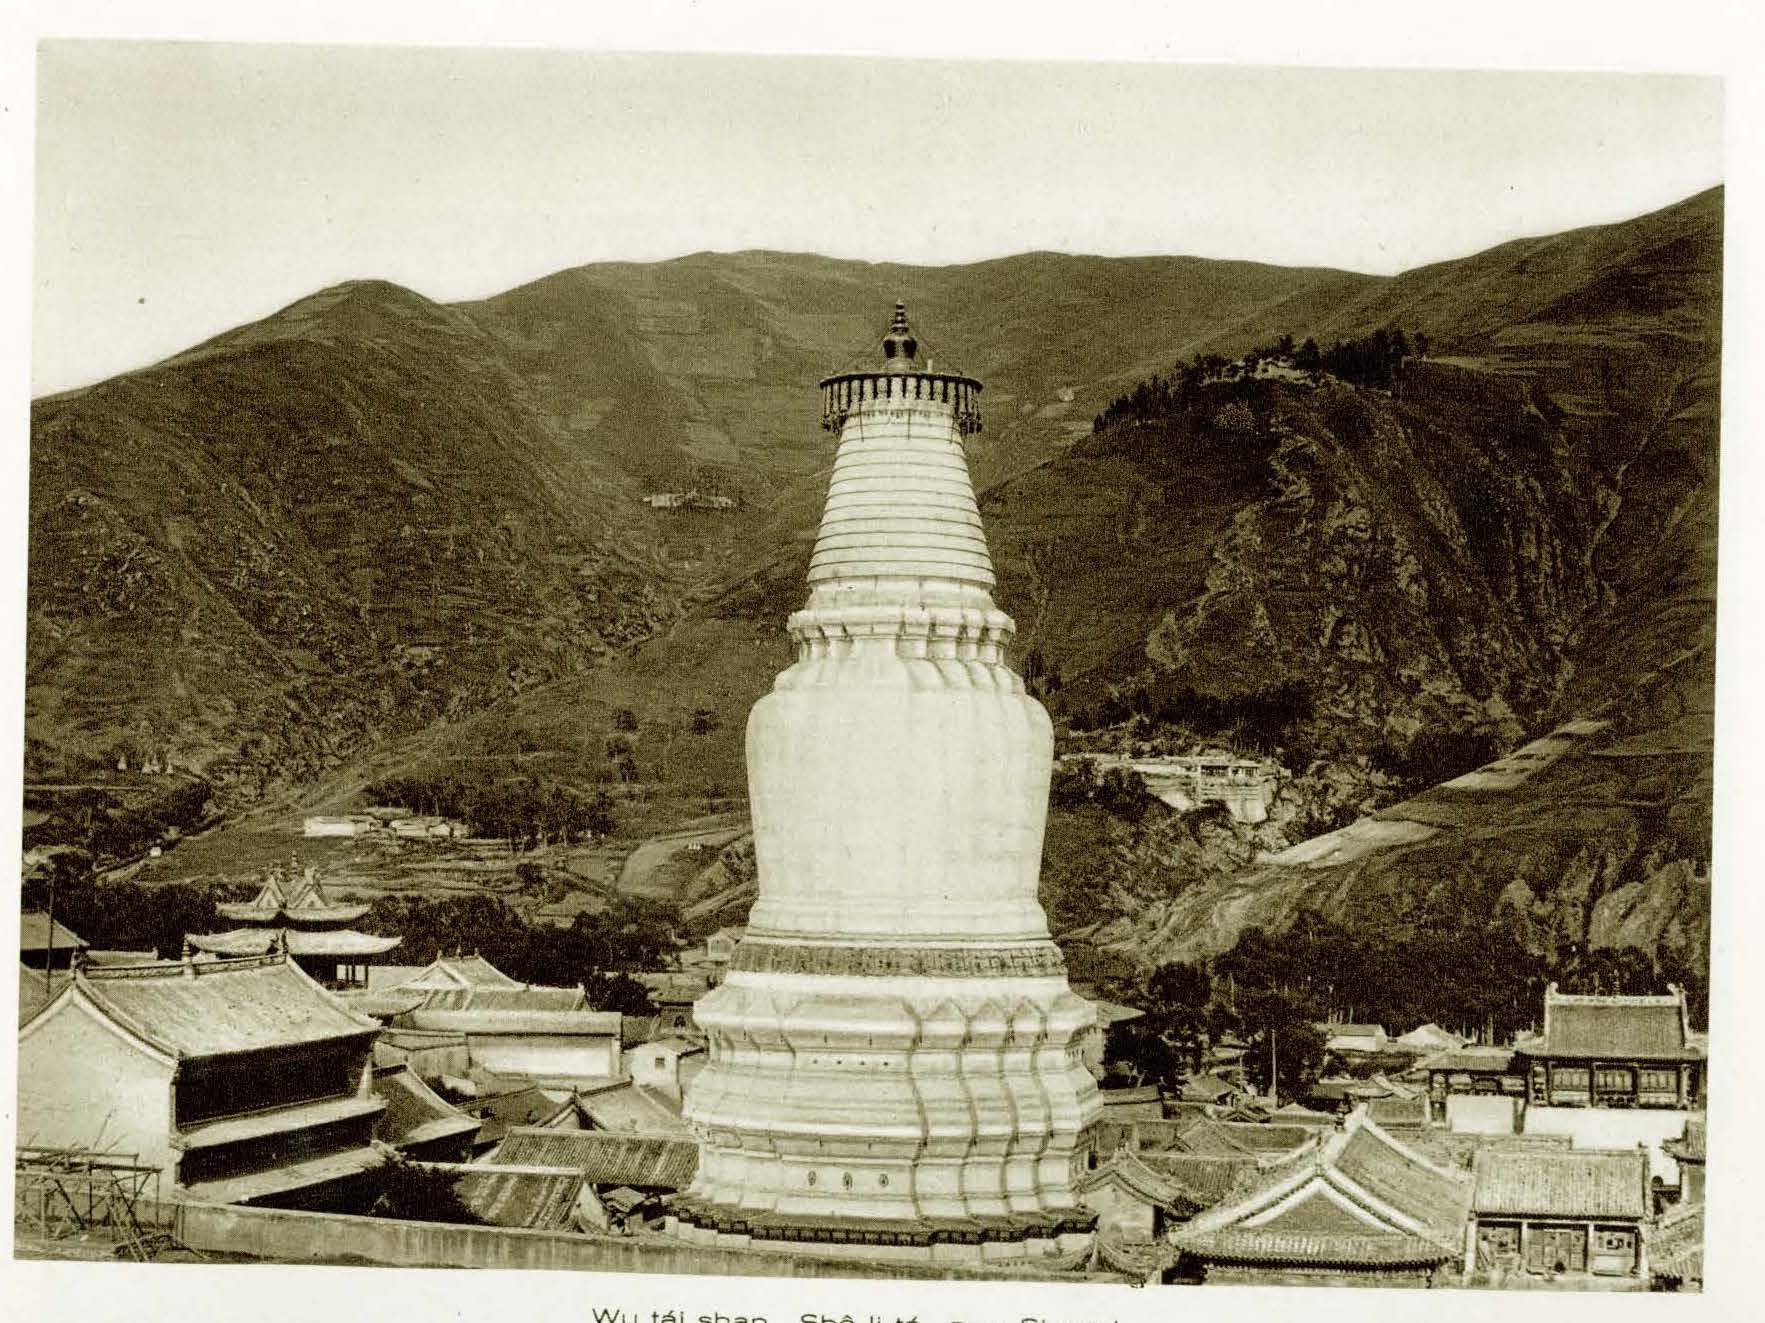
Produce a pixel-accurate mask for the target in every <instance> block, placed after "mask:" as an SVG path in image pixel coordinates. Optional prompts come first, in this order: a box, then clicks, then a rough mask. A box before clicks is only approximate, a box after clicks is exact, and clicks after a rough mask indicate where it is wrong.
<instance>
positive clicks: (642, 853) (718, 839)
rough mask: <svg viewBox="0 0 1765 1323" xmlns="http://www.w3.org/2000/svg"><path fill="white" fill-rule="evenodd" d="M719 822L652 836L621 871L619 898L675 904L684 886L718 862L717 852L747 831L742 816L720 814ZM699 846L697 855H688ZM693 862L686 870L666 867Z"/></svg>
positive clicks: (631, 855)
mask: <svg viewBox="0 0 1765 1323" xmlns="http://www.w3.org/2000/svg"><path fill="white" fill-rule="evenodd" d="M718 818H719V819H720V820H719V821H714V822H712V823H707V824H706V825H703V826H695V827H690V828H687V829H685V830H679V831H672V832H665V833H663V834H662V835H660V836H652V837H650V838H649V839H648V840H647V841H645V842H644V843H643V844H642V845H640V846H638V847H637V849H635V850H633V851H632V852H631V854H630V856H629V857H628V858H627V859H626V860H625V865H624V867H622V868H621V869H620V870H619V883H618V887H619V894H620V895H622V896H640V897H642V898H643V899H645V900H663V901H675V900H678V899H679V895H680V888H681V886H682V885H683V883H684V882H685V881H686V880H687V879H688V878H689V877H690V876H691V875H692V874H693V873H696V872H698V870H699V869H700V868H702V867H704V866H705V865H706V864H709V863H710V862H711V860H712V859H714V858H716V852H717V851H718V850H721V849H722V848H723V847H724V846H726V845H728V844H729V843H730V842H731V841H733V840H734V839H735V838H736V837H738V836H740V835H741V834H742V833H743V832H744V831H746V830H747V822H746V817H745V815H743V814H733V813H732V814H720V815H718ZM694 845H698V846H700V847H702V848H701V849H700V850H698V851H692V852H691V853H688V851H689V847H691V846H694ZM683 854H684V855H686V857H687V858H689V859H690V860H691V866H690V868H687V869H682V868H679V867H667V865H669V864H671V863H674V862H675V861H676V860H677V858H678V857H680V856H682V855H683Z"/></svg>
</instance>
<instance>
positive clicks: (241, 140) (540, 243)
mask: <svg viewBox="0 0 1765 1323" xmlns="http://www.w3.org/2000/svg"><path fill="white" fill-rule="evenodd" d="M37 110H38V124H37V158H36V160H37V165H36V171H37V202H36V249H35V282H34V283H35V315H34V332H35V334H34V350H33V374H32V375H33V393H43V392H47V391H52V390H58V389H63V388H65V387H68V386H72V385H78V384H83V383H85V382H89V381H93V380H96V379H98V378H100V377H103V376H107V375H109V374H111V373H114V372H117V371H121V370H124V369H127V368H130V367H133V366H137V365H139V364H142V363H145V362H149V361H151V360H153V359H156V358H159V357H162V356H165V355H167V354H170V353H173V352H175V351H177V350H179V349H181V348H183V347H185V346H187V345H189V344H191V343H193V342H194V341H196V340H199V339H201V338H203V337H205V336H207V335H210V334H212V333H214V332H215V331H218V330H220V329H223V328H225V327H227V326H231V325H235V324H237V323H239V322H241V321H246V320H249V319H252V318H255V317H259V316H262V315H264V314H266V313H268V312H271V311H273V310H274V309H275V308H278V307H280V306H282V305H284V304H286V303H288V302H290V301H292V300H294V299H296V298H299V297H301V296H302V295H304V294H307V293H309V292H311V291H312V290H314V289H317V288H320V287H322V286H324V285H327V284H330V283H333V282H335V281H338V280H344V279H349V278H354V277H370V276H371V277H381V278H385V279H388V280H393V281H397V282H398V283H400V284H403V285H408V286H410V287H411V288H413V289H416V290H418V291H420V292H421V293H423V294H426V295H429V296H430V297H432V298H437V299H444V300H447V299H460V298H468V297H475V296H480V295H485V294H490V293H494V292H496V291H499V290H502V289H506V288H509V287H510V286H512V285H515V284H518V283H520V282H522V281H524V280H528V279H531V278H534V277H537V276H541V275H544V274H547V273H549V272H552V271H555V270H558V269H560V268H563V267H568V266H574V265H577V264H580V263H584V262H592V261H599V260H605V259H640V260H650V259H659V258H666V257H672V256H677V255H679V254H682V253H689V252H694V251H698V250H702V249H725V250H727V249H739V248H762V247H763V248H777V249H788V250H799V251H802V250H807V251H814V252H819V253H826V254H831V255H835V256H841V257H857V258H866V259H872V260H896V261H908V262H927V263H947V262H964V261H971V260H974V259H977V258H983V257H992V256H998V255H1002V254H1006V253H1013V252H1021V251H1024V250H1027V249H1061V250H1065V251H1070V252H1087V253H1105V254H1120V253H1189V254H1199V255H1203V256H1209V257H1239V258H1253V259H1257V260H1261V261H1268V262H1280V263H1296V264H1310V265H1329V266H1340V267H1348V268H1351V269H1354V270H1359V271H1375V272H1395V271H1400V270H1403V269H1405V268H1407V267H1410V266H1414V265H1416V264H1418V263H1422V262H1427V261H1433V260H1436V259H1440V258H1445V257H1453V256H1458V255H1461V254H1464V253H1468V252H1473V251H1475V250H1477V249H1479V248H1483V247H1487V246H1488V245H1490V244H1493V243H1497V242H1500V241H1501V240H1503V239H1507V238H1512V237H1514V236H1517V235H1521V234H1537V233H1545V232H1549V231H1553V230H1558V229H1562V228H1566V227H1569V226H1573V225H1578V224H1586V223H1590V222H1599V221H1608V220H1616V219H1620V218H1623V217H1626V216H1630V215H1634V214H1637V213H1640V212H1643V211H1647V210H1650V209H1652V208H1655V207H1658V206H1661V205H1664V204H1666V203H1669V202H1673V201H1676V200H1678V199H1680V198H1682V197H1685V196H1687V195H1688V194H1691V193H1693V192H1695V191H1697V190H1699V189H1702V188H1705V187H1707V186H1709V185H1711V184H1713V183H1716V182H1718V181H1719V180H1720V178H1721V174H1722V157H1721V148H1722V143H1721V86H1720V83H1719V82H1718V81H1717V80H1714V79H1696V78H1679V77H1662V76H1630V75H1611V74H1606V75H1597V74H1596V75H1560V74H1535V73H1440V72H1427V71H1409V72H1390V73H1382V72H1367V71H1325V70H1274V69H1254V68H1252V69H1244V68H1237V69H1234V68H1225V67H1217V66H1216V67H1207V66H1184V65H1173V64H1049V63H1037V64H1030V63H1011V62H1002V61H991V62H966V63H910V62H905V61H899V60H868V61H864V60H850V59H805V58H777V57H724V56H685V55H671V56H604V55H602V56H595V55H581V54H569V53H562V54H560V53H552V52H544V51H518V50H476V51H474V50H457V49H456V50H399V49H394V48H361V47H356V48H344V47H331V48H326V47H294V46H244V45H200V44H177V43H129V44H123V43H87V42H61V43H49V44H46V45H44V46H43V47H42V48H41V54H40V57H39V64H38V103H37Z"/></svg>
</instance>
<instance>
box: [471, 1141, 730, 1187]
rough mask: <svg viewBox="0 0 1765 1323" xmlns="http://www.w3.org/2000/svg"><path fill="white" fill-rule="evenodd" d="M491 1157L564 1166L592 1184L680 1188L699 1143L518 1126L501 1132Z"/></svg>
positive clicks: (693, 1166)
mask: <svg viewBox="0 0 1765 1323" xmlns="http://www.w3.org/2000/svg"><path fill="white" fill-rule="evenodd" d="M495 1160H496V1161H497V1162H499V1163H506V1164H509V1165H512V1166H524V1167H568V1168H571V1169H573V1170H576V1171H580V1172H581V1173H582V1174H583V1176H584V1177H585V1178H586V1179H587V1181H588V1183H589V1184H590V1185H596V1186H600V1185H629V1186H633V1187H639V1186H641V1187H645V1188H649V1189H662V1190H684V1189H686V1187H687V1186H688V1185H690V1184H692V1179H693V1176H694V1175H695V1174H696V1173H697V1172H698V1169H699V1147H698V1144H697V1143H695V1142H694V1141H693V1140H691V1139H685V1138H682V1137H681V1136H679V1135H641V1134H626V1133H618V1132H613V1131H606V1130H550V1129H545V1128H541V1127H534V1126H520V1127H517V1128H515V1129H513V1130H510V1131H509V1132H508V1134H506V1135H504V1136H503V1141H502V1143H501V1144H500V1145H499V1146H498V1148H497V1150H496V1159H495Z"/></svg>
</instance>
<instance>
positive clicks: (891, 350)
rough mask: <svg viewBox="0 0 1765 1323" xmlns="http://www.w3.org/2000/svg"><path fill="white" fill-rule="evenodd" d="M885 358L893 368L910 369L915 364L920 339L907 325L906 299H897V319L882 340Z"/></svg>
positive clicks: (892, 322) (891, 323) (890, 325)
mask: <svg viewBox="0 0 1765 1323" xmlns="http://www.w3.org/2000/svg"><path fill="white" fill-rule="evenodd" d="M882 351H883V358H884V359H885V360H886V361H887V363H888V365H889V366H890V367H891V368H895V369H897V370H899V371H903V372H905V371H908V370H910V369H911V368H912V366H913V359H914V358H915V356H916V355H917V354H918V353H919V341H918V340H917V339H915V338H914V335H913V330H912V328H911V327H909V326H908V325H907V304H906V302H905V301H904V300H901V299H897V300H895V319H894V320H893V321H891V322H890V323H889V333H888V334H887V335H885V336H883V340H882Z"/></svg>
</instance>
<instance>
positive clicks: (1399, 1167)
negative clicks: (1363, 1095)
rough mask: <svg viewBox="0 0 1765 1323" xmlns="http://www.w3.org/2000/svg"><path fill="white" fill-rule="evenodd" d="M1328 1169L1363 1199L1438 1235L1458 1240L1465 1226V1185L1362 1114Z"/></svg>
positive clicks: (1456, 1174) (1452, 1172)
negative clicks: (1387, 1207) (1358, 1190)
mask: <svg viewBox="0 0 1765 1323" xmlns="http://www.w3.org/2000/svg"><path fill="white" fill-rule="evenodd" d="M1356 1117H1357V1119H1358V1120H1359V1124H1355V1125H1352V1126H1350V1127H1349V1128H1348V1129H1347V1130H1346V1131H1345V1132H1344V1133H1345V1139H1344V1141H1343V1142H1342V1144H1341V1147H1340V1148H1339V1149H1338V1150H1337V1152H1336V1154H1335V1156H1334V1159H1333V1165H1334V1166H1335V1168H1336V1170H1337V1171H1339V1172H1340V1173H1341V1174H1342V1175H1344V1176H1346V1177H1347V1178H1348V1179H1349V1180H1351V1181H1353V1182H1354V1183H1355V1184H1356V1185H1358V1186H1359V1187H1360V1188H1361V1189H1363V1190H1365V1191H1366V1192H1367V1193H1368V1194H1371V1195H1373V1196H1375V1197H1376V1198H1378V1199H1381V1200H1383V1201H1384V1202H1386V1203H1388V1204H1390V1205H1391V1206H1392V1207H1393V1208H1397V1209H1401V1210H1402V1211H1403V1212H1405V1213H1407V1214H1409V1215H1410V1216H1411V1217H1414V1218H1416V1219H1417V1220H1419V1221H1421V1222H1423V1223H1424V1224H1426V1225H1427V1226H1428V1228H1429V1229H1430V1230H1431V1231H1433V1232H1434V1233H1435V1234H1437V1235H1444V1236H1457V1235H1459V1234H1460V1233H1461V1232H1462V1230H1463V1228H1464V1224H1465V1213H1466V1210H1467V1207H1468V1205H1469V1201H1470V1193H1471V1191H1470V1187H1469V1182H1467V1181H1466V1180H1465V1179H1464V1175H1463V1173H1462V1172H1459V1171H1456V1170H1454V1169H1452V1168H1448V1167H1443V1166H1436V1165H1435V1164H1434V1163H1433V1162H1431V1161H1429V1160H1428V1159H1427V1158H1425V1157H1423V1156H1422V1154H1420V1153H1418V1152H1417V1151H1416V1150H1415V1149H1412V1148H1410V1147H1409V1146H1408V1145H1406V1144H1403V1143H1401V1142H1400V1141H1398V1140H1396V1139H1394V1138H1392V1137H1391V1136H1390V1135H1388V1134H1386V1133H1385V1132H1384V1131H1383V1130H1381V1129H1379V1127H1378V1125H1377V1124H1376V1123H1374V1122H1371V1121H1368V1120H1366V1113H1365V1112H1364V1111H1363V1112H1360V1113H1357V1114H1356Z"/></svg>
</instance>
